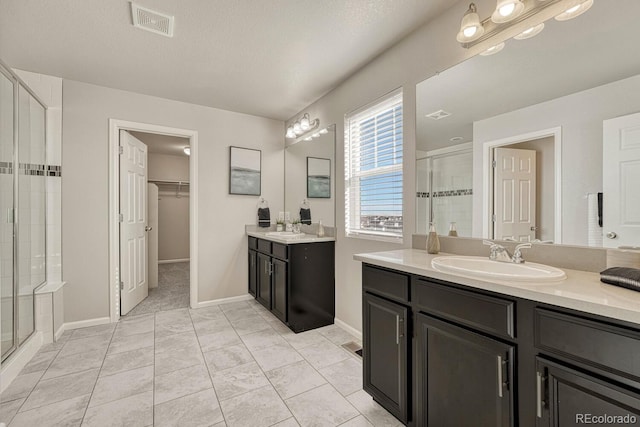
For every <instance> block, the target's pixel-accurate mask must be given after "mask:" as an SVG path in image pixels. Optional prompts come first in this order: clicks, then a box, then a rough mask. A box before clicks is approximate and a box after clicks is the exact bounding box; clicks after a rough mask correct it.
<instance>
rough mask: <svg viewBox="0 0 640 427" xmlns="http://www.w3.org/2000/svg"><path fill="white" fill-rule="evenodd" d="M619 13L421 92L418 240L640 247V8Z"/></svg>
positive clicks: (423, 86) (624, 3)
mask: <svg viewBox="0 0 640 427" xmlns="http://www.w3.org/2000/svg"><path fill="white" fill-rule="evenodd" d="M611 6H612V5H611V4H610V2H606V1H596V2H595V3H594V5H593V7H592V8H591V10H589V11H587V12H586V13H585V14H583V15H581V16H579V17H577V18H575V19H573V20H570V21H566V22H557V21H555V20H553V19H551V20H549V21H547V22H546V23H545V28H544V30H543V31H542V32H541V33H540V34H538V35H537V36H535V37H533V38H530V39H527V40H514V39H511V40H508V41H507V42H506V47H505V48H504V50H502V51H501V52H499V53H497V54H495V55H492V56H476V57H473V58H471V59H469V60H467V61H465V62H463V63H461V64H458V65H456V66H454V67H452V68H450V69H448V70H446V71H444V72H442V73H440V74H439V75H437V76H434V77H431V78H429V79H427V80H425V81H423V82H421V83H419V84H418V85H417V87H416V102H417V106H416V107H417V108H416V111H417V113H416V114H417V117H416V127H417V128H416V138H417V141H416V149H417V152H416V163H417V164H416V177H417V183H416V188H417V190H416V191H417V194H416V197H417V200H416V202H417V213H416V215H417V220H416V224H417V230H416V232H417V233H420V234H424V233H426V227H427V224H428V222H429V221H430V220H433V221H435V223H436V225H437V229H438V233H439V234H447V231H448V228H449V223H450V222H456V226H457V229H458V234H459V235H460V236H464V237H482V238H491V239H501V240H517V241H534V242H545V243H556V244H557V243H562V244H570V245H590V246H606V247H619V246H639V245H640V192H638V191H634V190H633V188H634V187H635V186H637V183H638V182H640V115H639V114H637V113H638V112H640V95H638V94H640V74H638V73H639V72H640V55H637V54H635V53H634V52H632V50H633V49H632V48H631V47H630V43H632V41H633V40H637V35H635V33H634V31H635V30H634V27H635V25H634V17H635V16H637V14H638V13H640V2H637V1H634V0H620V1H616V4H615V7H611ZM634 182H635V184H633V183H634ZM608 237H611V238H608Z"/></svg>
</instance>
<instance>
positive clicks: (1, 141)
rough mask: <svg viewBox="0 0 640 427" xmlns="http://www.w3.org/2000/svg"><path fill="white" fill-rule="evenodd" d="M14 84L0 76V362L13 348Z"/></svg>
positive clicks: (0, 74) (2, 75) (0, 73)
mask: <svg viewBox="0 0 640 427" xmlns="http://www.w3.org/2000/svg"><path fill="white" fill-rule="evenodd" d="M13 90H14V86H13V82H12V81H11V80H10V79H9V78H7V76H5V75H4V74H3V73H2V72H0V201H1V202H2V203H0V205H1V206H2V209H1V210H0V304H1V305H2V306H1V307H0V315H1V316H2V318H1V319H0V325H1V330H0V339H1V350H2V359H4V357H5V356H6V355H7V354H9V353H10V352H12V351H13V349H14V348H15V346H16V342H15V338H14V326H15V318H14V316H15V310H14V304H13V301H14V297H15V293H14V280H13V274H14V271H13V263H14V255H13V251H14V244H13V238H14V226H13V207H14V205H13V203H14V181H13V145H14V144H13V143H14V141H13V136H14V132H13V118H14V115H13Z"/></svg>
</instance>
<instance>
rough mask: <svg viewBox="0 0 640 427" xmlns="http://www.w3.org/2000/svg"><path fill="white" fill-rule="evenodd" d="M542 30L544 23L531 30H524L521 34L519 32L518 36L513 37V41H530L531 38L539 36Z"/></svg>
mask: <svg viewBox="0 0 640 427" xmlns="http://www.w3.org/2000/svg"><path fill="white" fill-rule="evenodd" d="M542 30H544V22H542V23H540V24H538V25H535V26H533V27H531V28H527V29H526V30H524V31H523V32H521V33H520V34H518V35H517V36H515V37H514V39H516V40H526V39H530V38H531V37H534V36H537V35H538V34H540V32H541V31H542Z"/></svg>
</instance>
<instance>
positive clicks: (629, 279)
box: [600, 267, 640, 292]
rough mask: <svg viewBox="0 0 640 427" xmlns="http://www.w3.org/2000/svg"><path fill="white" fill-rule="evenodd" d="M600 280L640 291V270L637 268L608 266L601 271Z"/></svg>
mask: <svg viewBox="0 0 640 427" xmlns="http://www.w3.org/2000/svg"><path fill="white" fill-rule="evenodd" d="M600 281H601V282H604V283H608V284H610V285H615V286H621V287H623V288H627V289H631V290H634V291H638V292H640V270H639V269H637V268H630V267H611V268H607V269H606V270H604V271H602V272H600Z"/></svg>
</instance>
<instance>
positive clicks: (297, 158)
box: [284, 125, 336, 227]
mask: <svg viewBox="0 0 640 427" xmlns="http://www.w3.org/2000/svg"><path fill="white" fill-rule="evenodd" d="M315 134H317V136H316V137H311V138H310V139H308V140H306V139H299V140H297V142H294V143H289V144H287V147H286V149H285V152H284V169H285V170H284V204H285V211H287V212H290V214H291V219H295V218H300V209H301V208H302V207H304V209H309V210H310V213H311V223H312V224H317V223H318V221H320V220H321V221H322V224H323V225H326V226H329V227H335V146H336V132H335V125H331V126H328V127H325V128H323V129H321V130H319V131H318V132H315V133H314V135H315Z"/></svg>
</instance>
